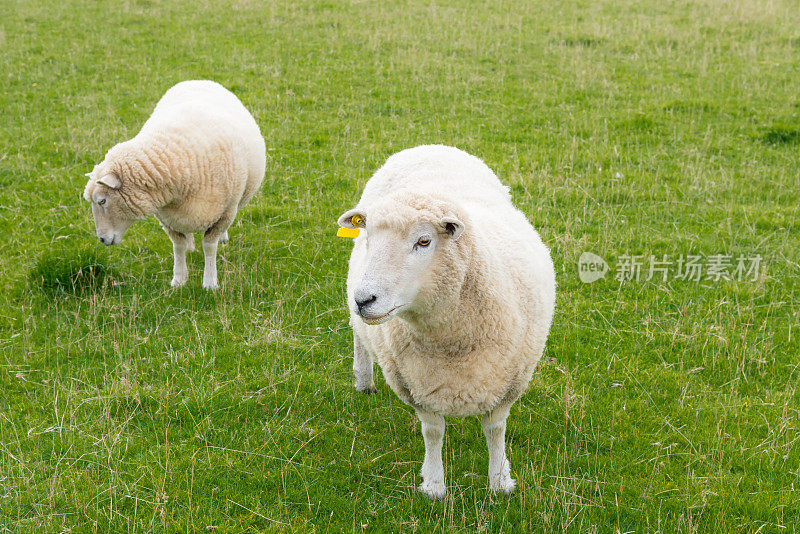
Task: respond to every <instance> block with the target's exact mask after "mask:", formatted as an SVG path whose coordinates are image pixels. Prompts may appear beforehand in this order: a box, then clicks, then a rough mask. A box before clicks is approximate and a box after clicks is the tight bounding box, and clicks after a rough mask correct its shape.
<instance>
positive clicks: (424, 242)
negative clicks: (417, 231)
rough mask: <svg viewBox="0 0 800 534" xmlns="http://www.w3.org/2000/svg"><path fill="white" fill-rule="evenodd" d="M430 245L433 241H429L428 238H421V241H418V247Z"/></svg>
mask: <svg viewBox="0 0 800 534" xmlns="http://www.w3.org/2000/svg"><path fill="white" fill-rule="evenodd" d="M430 244H431V240H430V239H428V238H427V237H420V238H419V241H417V246H418V247H427V246H428V245H430Z"/></svg>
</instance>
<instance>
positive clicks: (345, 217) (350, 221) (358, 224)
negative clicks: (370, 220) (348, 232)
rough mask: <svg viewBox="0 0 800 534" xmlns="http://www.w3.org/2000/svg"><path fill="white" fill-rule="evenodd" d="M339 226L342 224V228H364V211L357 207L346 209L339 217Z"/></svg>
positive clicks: (365, 225) (365, 220) (365, 224)
mask: <svg viewBox="0 0 800 534" xmlns="http://www.w3.org/2000/svg"><path fill="white" fill-rule="evenodd" d="M338 222H339V226H343V227H344V228H366V227H367V218H366V217H365V216H364V213H363V212H362V211H361V210H360V209H358V208H355V209H352V210H349V211H346V212H344V213H343V214H342V216H341V217H339V221H338Z"/></svg>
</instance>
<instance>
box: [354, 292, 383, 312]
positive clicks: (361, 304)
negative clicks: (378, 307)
mask: <svg viewBox="0 0 800 534" xmlns="http://www.w3.org/2000/svg"><path fill="white" fill-rule="evenodd" d="M355 300H356V306H358V311H359V313H360V312H362V311H363V310H364V308H366V307H367V306H369V305H370V304H372V303H373V302H375V301H376V300H378V297H377V295H369V296H366V297H363V296H359V297H356V299H355Z"/></svg>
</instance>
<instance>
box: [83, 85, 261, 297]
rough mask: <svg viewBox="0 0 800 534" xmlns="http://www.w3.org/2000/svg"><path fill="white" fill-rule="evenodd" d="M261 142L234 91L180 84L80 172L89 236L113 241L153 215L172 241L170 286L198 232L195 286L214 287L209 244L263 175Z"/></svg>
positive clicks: (223, 235) (184, 274)
mask: <svg viewBox="0 0 800 534" xmlns="http://www.w3.org/2000/svg"><path fill="white" fill-rule="evenodd" d="M265 168H266V147H265V145H264V138H263V137H262V136H261V131H260V130H259V129H258V124H256V121H255V119H253V116H252V115H251V114H250V113H249V112H248V111H247V109H246V108H245V107H244V105H242V103H241V102H240V101H239V99H238V98H236V95H234V94H233V93H231V92H230V91H228V90H227V89H225V88H224V87H223V86H221V85H220V84H218V83H215V82H211V81H186V82H181V83H179V84H177V85H175V86H173V87H172V88H170V89H169V90H168V91H167V92H166V93H165V94H164V96H163V97H161V100H159V102H158V104H157V105H156V108H155V109H154V110H153V114H152V115H151V116H150V118H149V119H148V120H147V122H145V124H144V126H143V127H142V129H141V131H140V132H139V133H138V134H137V135H136V137H134V138H133V139H131V140H129V141H125V142H123V143H119V144H118V145H116V146H114V147H112V148H111V149H110V150H109V151H108V153H107V154H106V157H105V159H104V160H103V161H102V163H100V164H98V165H96V166H95V168H94V170H93V171H92V172H91V173H89V174H87V176H88V177H89V182H88V183H87V184H86V189H85V190H84V192H83V197H84V198H85V199H86V200H87V201H89V202H91V203H92V213H93V214H94V220H95V227H96V231H97V237H98V238H99V239H100V242H102V243H103V244H105V245H116V244H117V243H119V242H120V241H122V236H123V235H124V234H125V231H126V230H127V229H128V227H129V226H130V225H131V223H132V222H133V221H136V220H141V219H145V218H147V217H149V216H151V215H154V216H155V217H156V218H157V219H158V220H159V222H161V226H162V227H163V228H164V231H166V232H167V235H168V236H169V238H170V239H171V240H172V250H173V254H174V259H175V263H174V267H173V277H172V285H173V286H182V285H184V284H185V283H186V281H187V279H188V277H189V271H188V269H187V267H186V252H187V251H188V250H194V237H193V235H192V234H193V233H195V232H203V233H204V235H203V253H204V255H205V270H204V272H203V287H204V288H206V289H216V288H217V287H219V284H218V282H217V243H218V242H219V241H223V242H224V241H227V239H228V233H227V230H228V227H229V226H230V225H231V223H232V222H233V219H234V217H236V213H237V212H238V210H239V209H241V208H242V206H244V205H245V204H247V202H248V201H249V200H250V198H251V197H252V196H253V195H254V194H255V192H256V191H258V188H259V187H260V186H261V182H262V180H263V179H264V170H265Z"/></svg>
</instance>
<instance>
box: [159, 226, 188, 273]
mask: <svg viewBox="0 0 800 534" xmlns="http://www.w3.org/2000/svg"><path fill="white" fill-rule="evenodd" d="M164 231H165V232H167V235H168V236H169V238H170V240H171V241H172V258H173V264H172V282H170V285H171V286H172V287H181V286H183V285H185V284H186V281H187V280H188V279H189V268H188V267H187V266H186V252H187V251H188V250H190V247H191V245H192V244H193V243H192V242H193V239H192V234H182V233H180V232H175V231H173V230H170V229H168V228H164Z"/></svg>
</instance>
